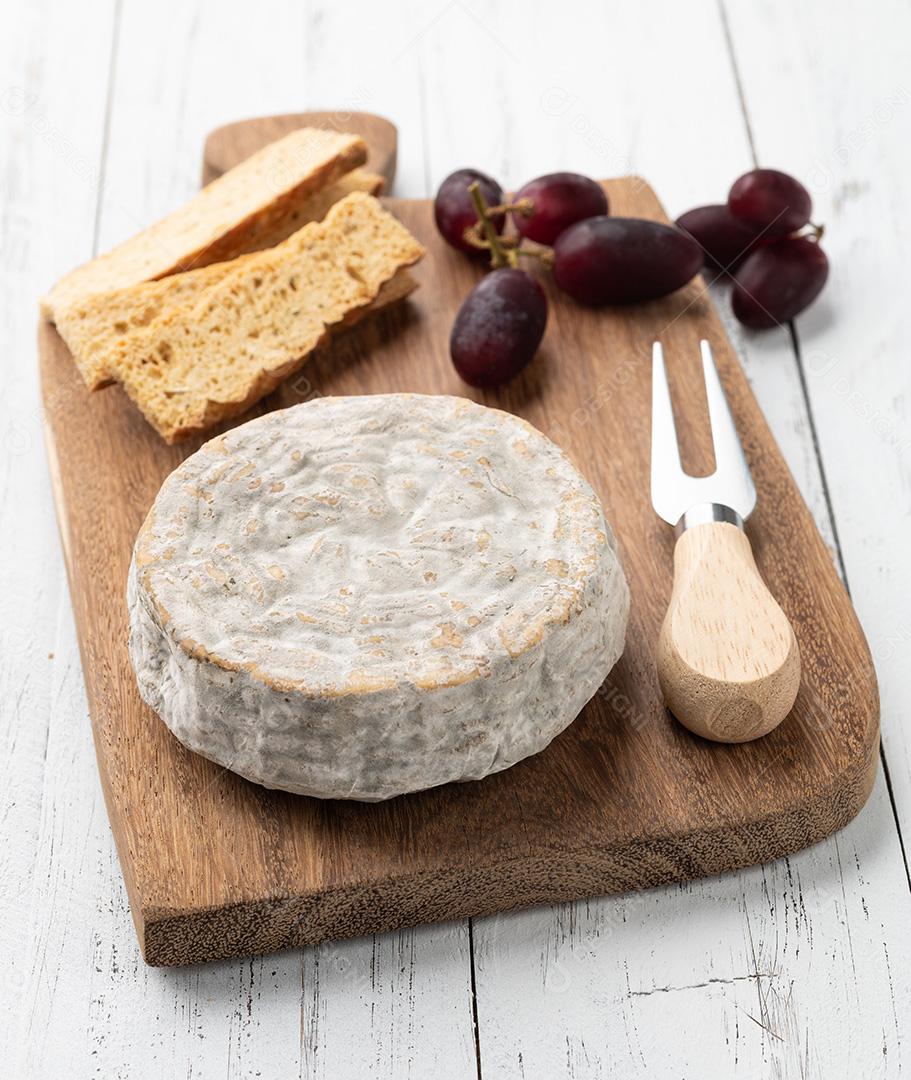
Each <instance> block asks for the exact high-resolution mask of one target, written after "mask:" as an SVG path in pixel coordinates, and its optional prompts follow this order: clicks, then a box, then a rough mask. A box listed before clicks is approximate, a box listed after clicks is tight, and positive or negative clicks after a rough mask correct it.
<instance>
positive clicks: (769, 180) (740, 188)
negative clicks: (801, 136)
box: [728, 169, 813, 236]
mask: <svg viewBox="0 0 911 1080" xmlns="http://www.w3.org/2000/svg"><path fill="white" fill-rule="evenodd" d="M728 207H729V208H730V211H731V213H732V214H733V215H734V217H736V218H739V219H740V220H741V221H743V222H745V223H746V224H747V225H749V226H751V227H752V228H753V229H755V230H756V231H757V232H759V231H762V232H763V233H764V234H765V235H766V236H786V235H787V234H788V233H792V232H796V231H797V230H798V229H802V228H803V227H804V225H806V223H807V222H808V221H809V220H810V212H811V211H812V209H813V202H812V200H811V199H810V193H809V192H808V191H807V189H806V188H805V187H804V186H803V184H801V183H800V181H799V180H795V179H794V177H793V176H788V174H787V173H783V172H779V171H778V170H777V169H753V171H752V172H748V173H744V175H743V176H741V177H740V179H739V180H735V181H734V185H733V187H732V188H731V190H730V192H729V193H728Z"/></svg>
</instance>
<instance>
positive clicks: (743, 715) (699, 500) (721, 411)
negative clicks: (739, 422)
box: [651, 341, 800, 742]
mask: <svg viewBox="0 0 911 1080" xmlns="http://www.w3.org/2000/svg"><path fill="white" fill-rule="evenodd" d="M701 350H702V370H703V376H704V378H705V390H706V397H707V399H708V406H709V420H710V422H711V428H712V443H713V446H714V450H715V471H714V472H713V473H712V474H711V475H710V476H704V477H695V476H691V475H689V474H688V473H686V472H684V471H683V467H682V466H681V464H680V453H679V447H678V443H677V430H676V427H675V424H674V414H673V410H672V407H671V395H670V388H669V386H668V381H667V372H666V370H665V366H664V351H663V349H662V347H661V343H660V342H658V341H656V342H655V344H654V346H653V349H652V462H651V488H652V505H653V507H654V508H655V511H656V512H657V514H658V515H659V517H661V518H663V519H664V520H665V521H666V522H668V524H670V525H673V526H674V527H675V531H676V534H677V544H676V547H675V548H674V587H673V591H672V594H671V601H670V605H669V606H668V610H667V614H666V615H665V617H664V623H663V624H662V627H661V633H660V636H659V640H658V657H657V665H658V680H659V682H660V684H661V692H662V693H663V695H664V700H665V702H666V703H667V706H668V708H669V709H670V710H671V712H672V713H673V714H674V716H676V718H677V719H678V720H679V721H680V723H681V724H683V725H684V726H685V727H687V728H689V729H690V731H693V732H695V733H696V734H697V735H702V736H703V737H705V738H707V739H714V740H716V741H718V742H746V741H748V740H749V739H756V738H758V737H759V736H761V735H765V734H767V733H768V732H769V731H771V730H772V729H773V728H775V727H776V726H777V725H778V724H780V723H781V721H782V720H783V719H784V718H785V716H787V714H788V713H789V712H790V711H791V707H792V706H793V704H794V700H795V698H796V697H797V690H798V686H799V684H800V653H799V650H798V647H797V639H796V638H795V636H794V631H793V629H792V627H791V624H790V623H789V622H788V619H787V616H786V615H785V613H784V612H783V611H782V610H781V608H780V607H779V605H778V603H777V601H776V600H775V598H774V597H773V596H772V594H771V592H769V589H768V587H767V586H766V584H765V582H764V581H763V580H762V577H761V576H760V574H759V570H758V569H757V567H756V562H755V560H754V558H753V551H752V549H751V547H750V541H749V540H748V539H747V536H746V533H745V532H744V530H743V523H744V521H745V520H746V518H747V517H749V515H750V513H751V512H752V511H753V508H754V507H755V505H756V488H755V486H754V484H753V478H752V476H751V475H750V469H749V466H748V465H747V462H746V458H745V457H744V453H743V447H742V446H741V444H740V439H739V437H738V435H737V428H736V427H735V425H734V418H733V416H732V415H731V410H730V406H729V404H728V400H727V398H726V397H725V393H724V389H723V387H722V385H721V380H720V378H719V376H718V369H717V367H716V366H715V361H714V358H713V356H712V350H711V348H710V346H709V343H708V342H707V341H703V342H702V343H701Z"/></svg>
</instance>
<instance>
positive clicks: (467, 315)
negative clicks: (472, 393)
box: [449, 267, 547, 386]
mask: <svg viewBox="0 0 911 1080" xmlns="http://www.w3.org/2000/svg"><path fill="white" fill-rule="evenodd" d="M546 325H547V297H546V296H545V295H544V290H543V289H542V288H541V286H540V285H539V284H538V282H537V281H536V280H535V279H534V278H533V277H532V276H531V275H530V274H526V273H525V271H524V270H513V269H510V268H508V267H507V268H503V269H501V270H494V271H493V272H492V273H490V274H488V275H487V276H486V277H485V278H484V279H483V280H482V281H480V282H479V283H478V284H477V285H475V287H474V288H473V289H472V290H471V292H470V293H469V294H468V296H466V297H465V302H464V303H463V304H462V306H461V308H460V309H459V313H458V315H456V319H455V322H454V323H453V325H452V335H451V337H450V339H449V351H450V353H451V354H452V362H453V364H454V365H455V369H456V371H457V372H458V373H459V374H460V375H461V376H462V378H463V379H464V380H465V382H467V383H469V384H470V385H471V386H499V385H500V384H501V383H505V382H507V381H508V380H509V379H511V378H512V377H513V376H514V375H518V373H519V372H520V371H521V370H522V368H524V367H525V366H526V364H528V362H529V361H530V360H531V358H532V357H533V356H534V355H535V352H536V350H537V348H538V346H539V345H540V344H541V338H542V337H543V336H544V327H545V326H546Z"/></svg>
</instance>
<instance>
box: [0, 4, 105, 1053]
mask: <svg viewBox="0 0 911 1080" xmlns="http://www.w3.org/2000/svg"><path fill="white" fill-rule="evenodd" d="M55 7H56V5H54V4H52V3H49V2H43V3H28V2H26V0H22V2H15V3H11V4H7V5H5V6H4V10H3V23H4V27H3V34H2V35H0V71H2V72H3V78H2V82H0V161H2V162H3V166H2V178H0V191H2V199H0V250H2V259H0V287H2V290H3V316H2V320H0V352H2V356H3V361H2V363H0V400H2V403H3V407H2V412H0V534H2V536H3V556H2V559H0V628H2V629H0V636H2V640H0V691H2V692H0V746H2V753H0V792H2V796H0V807H2V808H0V820H2V832H3V842H2V844H0V956H2V957H3V961H4V977H3V979H2V980H0V1014H2V1015H3V1016H4V1018H7V1019H6V1021H5V1022H4V1023H3V1024H0V1052H2V1053H3V1058H4V1060H5V1061H6V1062H8V1063H10V1062H14V1061H16V1060H17V1057H18V1054H19V1051H20V1045H21V1039H20V1037H19V1036H20V1031H21V1030H22V1027H21V1024H20V1020H21V1019H22V1018H23V1017H24V1016H25V1014H26V1011H27V1003H28V1001H29V1000H30V999H31V998H34V997H40V996H42V995H47V994H49V993H51V992H52V976H51V974H50V973H49V969H50V968H51V967H52V966H53V962H54V958H53V957H52V956H47V955H46V954H44V953H41V952H38V951H36V949H35V943H34V942H33V940H32V938H31V935H30V934H29V933H28V928H29V912H30V911H32V910H35V909H40V910H41V911H42V913H43V918H44V920H45V921H49V920H51V919H53V918H55V917H65V914H64V913H62V912H55V911H54V910H53V909H52V907H51V906H50V903H49V894H50V892H51V891H52V890H51V889H49V883H48V881H47V880H46V879H45V877H44V876H43V873H42V862H41V859H40V858H39V857H38V856H37V854H36V848H37V846H38V844H39V838H40V837H41V836H42V835H43V834H44V833H45V832H46V829H47V807H46V806H45V805H44V802H43V798H42V793H43V790H44V786H45V777H46V775H47V763H46V748H47V743H48V737H49V730H50V726H51V723H52V721H53V722H57V721H59V717H60V715H61V713H60V706H61V703H60V701H59V698H58V694H57V688H56V683H55V667H56V665H55V662H54V655H55V638H56V624H57V616H58V611H59V608H60V605H61V603H68V598H67V596H66V585H65V579H64V574H63V565H62V559H61V557H60V549H59V541H58V538H57V534H56V526H55V522H54V512H53V504H52V502H51V499H50V492H49V485H48V477H47V469H46V466H45V464H44V461H43V460H42V459H43V456H44V455H43V440H42V409H41V405H40V397H39V394H38V385H37V383H38V380H37V370H36V365H35V323H36V319H37V303H36V300H37V296H38V295H39V293H40V292H41V291H43V290H44V289H45V288H46V287H47V286H48V285H49V284H50V282H51V281H53V279H54V277H55V276H56V275H58V274H59V273H61V272H62V271H63V270H64V269H65V268H66V267H67V266H69V265H71V264H72V263H75V262H78V261H80V260H82V259H84V258H85V257H86V256H88V255H89V254H90V253H91V249H92V238H93V230H94V220H95V206H96V202H97V198H98V188H97V181H98V175H99V171H98V170H99V165H100V161H101V154H102V145H103V134H104V116H105V100H106V95H107V72H108V58H109V53H110V48H111V38H112V29H113V25H114V10H113V4H110V3H99V4H98V5H96V7H95V10H94V13H93V16H92V17H91V23H92V27H93V30H94V31H95V33H94V34H93V35H91V37H89V38H87V39H86V41H85V43H84V46H83V48H82V49H80V50H74V49H73V48H72V42H73V40H74V38H76V37H78V35H79V34H80V33H81V31H82V29H83V28H84V26H85V18H84V17H83V15H82V14H81V13H80V12H79V11H78V10H77V9H76V8H75V7H72V6H69V7H67V8H66V9H64V10H60V11H56V10H55ZM74 86H78V87H80V89H81V92H80V94H79V95H78V100H77V98H76V96H75V95H74V94H73V91H72V87H74ZM52 407H53V403H52ZM63 711H64V715H65V703H64V710H63ZM68 719H69V717H68ZM73 857H74V858H76V857H77V855H76V853H75V852H74V853H73ZM36 1035H37V1037H42V1036H43V1032H42V1030H41V1029H40V1027H39V1028H38V1029H37V1033H36ZM13 1072H14V1073H15V1070H13Z"/></svg>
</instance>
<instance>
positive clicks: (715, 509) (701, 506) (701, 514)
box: [674, 503, 743, 536]
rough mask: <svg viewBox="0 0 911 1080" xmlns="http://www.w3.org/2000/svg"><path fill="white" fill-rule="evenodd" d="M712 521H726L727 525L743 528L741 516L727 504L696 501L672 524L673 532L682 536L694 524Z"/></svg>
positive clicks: (705, 523)
mask: <svg viewBox="0 0 911 1080" xmlns="http://www.w3.org/2000/svg"><path fill="white" fill-rule="evenodd" d="M712 521H726V522H727V523H728V525H736V526H737V528H738V529H742V528H743V518H742V517H741V516H740V514H738V513H737V511H736V510H732V509H731V508H730V507H729V506H722V504H721V503H697V504H696V505H695V506H691V507H690V508H689V510H687V512H686V513H685V514H684V515H683V517H682V518H681V519H680V520H679V521H678V522H677V524H676V525H675V526H674V534H675V535H676V536H682V535H683V534H684V533H685V532H686V530H687V529H692V528H693V526H694V525H707V524H708V523H709V522H712Z"/></svg>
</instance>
